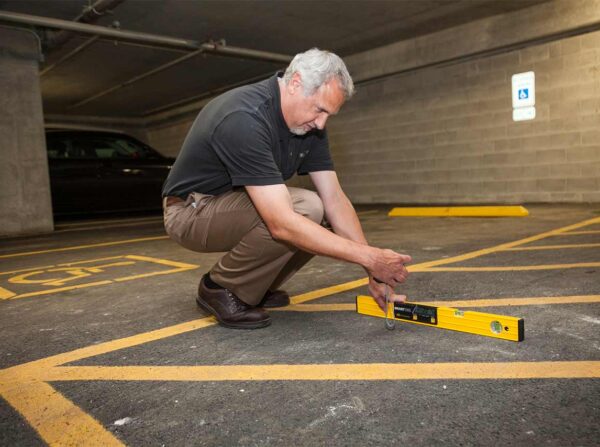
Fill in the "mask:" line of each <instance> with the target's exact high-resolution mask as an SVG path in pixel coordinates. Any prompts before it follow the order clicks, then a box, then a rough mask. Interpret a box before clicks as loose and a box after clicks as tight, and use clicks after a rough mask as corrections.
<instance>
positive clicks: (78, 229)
mask: <svg viewBox="0 0 600 447" xmlns="http://www.w3.org/2000/svg"><path fill="white" fill-rule="evenodd" d="M159 222H162V219H160V220H156V219H155V220H146V221H143V222H132V223H117V224H114V225H97V226H86V227H76V228H65V229H64V230H55V231H54V233H53V234H56V233H72V232H74V231H77V232H81V231H91V230H105V229H107V228H123V227H139V226H141V225H150V224H155V223H159Z"/></svg>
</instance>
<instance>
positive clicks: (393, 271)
mask: <svg viewBox="0 0 600 447" xmlns="http://www.w3.org/2000/svg"><path fill="white" fill-rule="evenodd" d="M373 250H374V251H373V254H372V257H371V262H370V265H367V266H366V268H367V270H368V272H369V274H370V275H371V276H372V277H373V278H376V279H377V280H378V281H380V282H383V283H385V284H387V285H389V286H390V287H391V288H392V289H394V288H395V287H396V285H398V284H400V283H403V282H404V281H406V278H407V277H408V270H406V267H405V264H407V263H409V262H410V261H412V258H411V257H410V256H409V255H403V254H401V253H396V252H395V251H393V250H389V249H381V248H374V247H373Z"/></svg>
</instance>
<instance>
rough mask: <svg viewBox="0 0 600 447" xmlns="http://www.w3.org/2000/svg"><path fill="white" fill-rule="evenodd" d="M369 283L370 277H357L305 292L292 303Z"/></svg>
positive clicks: (292, 300) (293, 299) (291, 300)
mask: <svg viewBox="0 0 600 447" xmlns="http://www.w3.org/2000/svg"><path fill="white" fill-rule="evenodd" d="M368 283H369V278H363V279H357V280H355V281H349V282H346V283H343V284H338V285H335V286H331V287H325V288H323V289H319V290H314V291H312V292H308V293H303V294H301V295H297V296H295V297H292V298H291V299H290V302H291V303H292V304H300V303H304V302H306V301H311V300H316V299H317V298H323V297H324V296H329V295H333V294H334V293H341V292H346V291H347V290H352V289H356V288H357V287H361V286H364V285H366V284H368Z"/></svg>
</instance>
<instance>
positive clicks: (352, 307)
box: [269, 295, 600, 312]
mask: <svg viewBox="0 0 600 447" xmlns="http://www.w3.org/2000/svg"><path fill="white" fill-rule="evenodd" d="M410 302H411V303H415V304H424V305H427V306H438V307H439V306H445V307H460V308H467V307H504V306H541V305H549V304H589V303H600V295H574V296H539V297H528V298H488V299H468V300H453V301H421V300H419V299H418V298H417V299H416V300H415V301H413V300H412V299H411V301H410ZM271 311H279V312H285V311H290V312H336V311H356V303H324V304H292V305H289V306H286V307H278V308H275V309H269V312H271Z"/></svg>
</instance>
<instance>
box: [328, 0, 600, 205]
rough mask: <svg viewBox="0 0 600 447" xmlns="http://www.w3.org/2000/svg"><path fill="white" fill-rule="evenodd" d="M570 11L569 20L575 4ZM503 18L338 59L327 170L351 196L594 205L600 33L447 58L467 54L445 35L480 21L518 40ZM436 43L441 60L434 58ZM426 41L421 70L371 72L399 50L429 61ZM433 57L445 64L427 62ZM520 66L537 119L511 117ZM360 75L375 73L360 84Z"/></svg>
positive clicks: (474, 29) (598, 184)
mask: <svg viewBox="0 0 600 447" xmlns="http://www.w3.org/2000/svg"><path fill="white" fill-rule="evenodd" d="M576 1H577V0H574V1H573V3H572V5H574V4H575V3H576ZM587 4H588V5H589V2H587ZM557 5H558V7H560V8H558V9H561V8H562V11H561V13H562V14H565V13H566V10H565V9H564V7H565V5H567V6H568V4H566V3H565V2H556V4H550V5H542V6H541V7H534V8H535V10H534V11H529V13H528V14H529V18H528V20H527V22H528V23H529V24H532V23H533V24H534V25H535V21H536V18H537V19H539V20H545V21H548V20H549V13H551V12H553V8H556V7H557ZM534 8H531V9H534ZM573 11H574V14H576V15H577V14H579V16H580V17H573V20H572V21H573V22H577V20H580V19H581V17H582V16H581V11H579V12H577V11H576V10H573ZM599 12H600V10H599ZM506 16H507V17H505V18H498V17H496V18H492V19H487V20H483V21H479V23H475V24H470V25H467V26H463V27H458V28H457V29H455V30H454V32H452V33H451V32H450V31H449V30H446V31H443V32H441V33H438V36H437V37H436V36H435V35H429V36H427V39H426V42H425V43H423V39H420V42H416V43H415V42H413V43H411V42H406V41H405V42H402V43H401V44H400V45H391V46H389V47H387V48H385V47H384V48H380V49H377V50H376V51H375V53H376V55H377V59H375V58H373V54H369V53H365V54H361V55H357V56H356V57H350V58H349V60H348V61H347V62H348V65H349V66H350V67H351V69H352V68H354V69H355V72H354V73H353V75H355V78H358V80H359V85H358V89H357V94H356V95H355V97H354V98H353V99H352V101H350V102H349V103H348V104H346V105H345V106H344V108H343V109H342V112H341V113H340V115H339V116H337V117H334V118H333V119H331V121H330V123H329V124H328V128H329V132H330V141H331V146H332V153H333V157H334V161H335V164H336V170H337V172H338V175H339V177H340V180H341V183H342V185H343V187H344V190H345V191H346V192H347V194H348V195H349V196H350V198H351V200H352V201H353V202H355V203H407V204H408V203H416V204H421V203H437V204H445V203H449V204H450V203H452V204H457V203H518V202H600V31H596V32H589V33H587V34H582V35H577V36H573V37H565V38H561V39H558V40H554V41H550V42H548V43H540V44H536V45H533V46H531V45H530V46H527V47H525V48H521V49H514V50H507V51H504V52H501V53H500V54H495V55H490V56H485V57H483V56H477V55H475V56H474V57H471V58H469V59H468V60H462V59H461V58H460V57H458V56H460V51H458V50H462V51H463V52H466V51H468V49H467V48H459V47H460V45H465V44H463V43H461V44H460V45H458V44H457V43H456V42H459V41H461V39H464V40H465V42H467V45H468V42H469V41H471V39H470V38H471V37H473V40H472V41H474V36H478V35H479V34H481V33H483V32H484V31H486V30H487V31H486V32H489V29H490V28H492V27H491V26H490V23H498V22H499V21H503V22H504V23H503V26H502V27H498V29H502V33H503V35H504V36H510V35H521V36H522V35H523V34H524V33H525V32H524V31H523V30H521V29H520V28H519V27H520V26H524V24H523V23H520V22H519V21H515V23H517V24H518V26H517V27H516V28H514V29H512V30H509V31H507V30H506V27H507V26H509V25H510V24H511V23H513V22H512V20H511V15H508V14H507V15H506ZM512 17H514V14H513V15H512ZM550 18H551V16H550ZM561 20H563V21H564V22H565V21H567V19H565V18H564V16H563V19H561ZM549 23H550V22H549ZM565 26H566V25H565ZM534 28H536V27H535V26H534ZM537 29H542V27H540V26H537ZM522 31H523V32H522ZM525 34H526V33H525ZM526 37H527V36H526ZM449 39H451V40H452V41H449ZM484 40H485V39H484ZM487 40H489V42H490V44H491V43H493V42H495V43H497V42H498V40H494V39H487ZM499 40H502V39H499ZM445 42H449V44H448V46H449V48H451V51H452V52H453V54H452V55H450V56H449V55H447V54H446V55H444V54H443V48H444V44H445ZM453 42H454V43H453ZM419 45H420V47H419ZM430 46H434V47H436V48H437V49H436V51H435V52H433V53H435V59H432V60H424V61H422V62H423V63H424V64H425V65H426V66H425V67H423V68H419V67H417V68H414V69H411V70H408V71H405V73H404V74H398V75H394V76H389V77H385V75H384V76H381V73H384V72H385V70H386V69H387V68H388V67H389V66H390V65H394V64H403V62H402V61H397V59H398V57H399V55H406V54H413V55H414V54H421V55H422V56H421V57H422V58H425V57H426V56H423V55H428V56H427V57H429V55H431V53H432V52H427V48H429V47H430ZM415 48H417V49H418V50H419V51H417V50H415ZM440 48H442V49H440ZM481 49H485V48H481ZM452 58H455V62H454V63H453V62H452ZM417 59H418V58H417ZM435 60H446V61H448V60H449V62H447V63H444V64H440V65H437V66H429V67H427V65H428V63H430V62H435ZM390 61H391V62H390ZM394 61H396V62H394ZM367 62H369V63H367ZM378 63H379V64H380V66H379V67H378V66H377V64H378ZM407 68H410V67H407V66H401V67H400V69H404V70H406V69H407ZM530 70H532V71H534V72H535V75H536V94H537V98H536V109H537V117H536V119H535V120H533V121H525V122H513V121H512V100H511V76H512V75H513V74H515V73H520V72H525V71H530ZM369 75H370V76H372V75H376V76H379V79H377V80H374V81H371V82H364V83H362V84H360V80H361V78H362V79H364V78H368V77H369Z"/></svg>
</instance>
